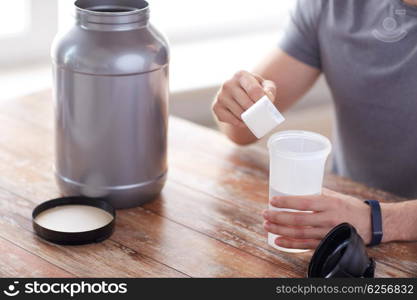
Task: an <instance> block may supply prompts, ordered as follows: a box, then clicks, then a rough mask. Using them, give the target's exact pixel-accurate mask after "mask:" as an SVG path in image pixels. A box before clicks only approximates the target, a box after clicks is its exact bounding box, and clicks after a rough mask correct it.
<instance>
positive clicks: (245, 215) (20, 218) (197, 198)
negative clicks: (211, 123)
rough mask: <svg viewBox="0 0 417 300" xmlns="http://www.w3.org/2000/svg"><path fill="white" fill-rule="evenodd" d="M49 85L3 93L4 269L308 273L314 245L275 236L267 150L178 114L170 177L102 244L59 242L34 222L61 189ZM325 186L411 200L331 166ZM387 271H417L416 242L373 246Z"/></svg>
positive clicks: (123, 216) (0, 262)
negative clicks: (15, 94) (306, 248)
mask: <svg viewBox="0 0 417 300" xmlns="http://www.w3.org/2000/svg"><path fill="white" fill-rule="evenodd" d="M52 112H53V105H52V101H51V95H50V92H49V91H47V92H43V93H39V94H36V95H32V96H29V97H25V98H22V99H17V100H10V101H3V102H1V103H0V253H1V256H0V276H3V277H6V276H7V277H42V276H44V277H303V276H305V273H306V269H307V266H308V262H309V260H310V258H311V253H305V254H286V253H283V252H279V251H275V250H274V249H272V248H270V247H268V246H267V243H266V233H265V232H264V230H263V229H262V217H261V215H260V212H261V211H262V210H263V209H264V208H265V207H266V205H267V198H268V196H267V195H268V171H267V160H268V157H267V154H266V153H265V150H263V149H260V148H257V147H256V146H251V147H238V146H235V145H233V144H232V143H231V142H229V141H228V140H227V139H226V138H225V137H223V136H222V135H221V134H219V133H217V132H216V131H214V130H211V129H207V128H204V127H201V126H198V125H195V124H193V123H190V122H187V121H184V120H180V119H176V118H171V120H170V136H169V140H170V142H169V144H170V145H169V166H170V168H169V179H168V182H167V184H166V187H165V189H164V191H163V193H162V195H161V196H160V197H159V199H157V200H156V201H154V202H152V203H150V204H147V205H145V206H144V207H140V208H135V209H129V210H121V211H118V216H117V225H116V231H115V233H114V234H113V236H112V237H111V238H110V239H108V240H106V241H104V242H102V243H99V244H92V245H86V246H58V245H54V244H51V243H48V242H45V241H43V240H42V239H40V238H38V237H37V236H36V235H35V234H34V233H33V230H32V225H31V212H32V209H33V208H34V206H35V205H37V204H39V203H41V202H43V201H45V200H47V199H51V198H54V197H57V196H59V192H58V189H57V187H56V184H55V182H54V178H53V171H52V164H53V121H52V120H53V115H52ZM325 185H326V186H327V187H329V188H332V189H334V190H337V191H340V192H344V193H347V194H352V195H355V196H359V197H362V198H374V199H378V200H380V201H400V200H403V199H401V198H399V197H395V196H393V195H390V194H388V193H385V192H382V191H377V190H374V189H370V188H367V187H365V186H363V185H361V184H357V183H354V182H352V181H349V180H346V179H342V178H340V177H335V176H332V175H329V176H327V178H326V184H325ZM369 254H370V255H371V256H372V257H374V258H375V259H376V260H377V272H376V274H377V276H379V277H416V275H417V243H391V244H385V245H381V246H379V247H375V248H373V249H370V250H369Z"/></svg>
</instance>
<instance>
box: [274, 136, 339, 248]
mask: <svg viewBox="0 0 417 300" xmlns="http://www.w3.org/2000/svg"><path fill="white" fill-rule="evenodd" d="M268 148H269V155H270V158H269V159H270V161H269V163H270V164H269V172H270V176H269V186H270V188H269V191H270V195H269V197H270V199H271V198H272V197H274V196H281V195H292V196H306V195H317V194H320V193H321V188H322V183H323V175H324V167H325V163H326V159H327V157H328V155H329V154H330V151H331V144H330V141H329V140H328V139H327V138H326V137H324V136H321V135H319V134H317V133H313V132H308V131H295V130H291V131H283V132H279V133H276V134H274V135H273V136H271V138H270V139H269V141H268ZM269 208H270V209H272V210H275V211H285V210H286V211H294V210H289V209H280V208H276V207H271V206H269ZM277 237H278V236H277V235H274V234H271V233H268V244H269V245H270V246H272V247H274V248H275V249H278V250H281V251H285V252H292V253H300V252H305V251H308V250H305V249H288V248H283V247H279V246H277V245H276V244H275V239H276V238H277Z"/></svg>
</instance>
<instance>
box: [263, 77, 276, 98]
mask: <svg viewBox="0 0 417 300" xmlns="http://www.w3.org/2000/svg"><path fill="white" fill-rule="evenodd" d="M262 86H263V89H264V91H265V94H266V95H267V96H268V98H269V99H270V100H271V101H272V102H274V101H275V98H276V94H277V87H276V85H275V82H273V81H271V80H264V81H262Z"/></svg>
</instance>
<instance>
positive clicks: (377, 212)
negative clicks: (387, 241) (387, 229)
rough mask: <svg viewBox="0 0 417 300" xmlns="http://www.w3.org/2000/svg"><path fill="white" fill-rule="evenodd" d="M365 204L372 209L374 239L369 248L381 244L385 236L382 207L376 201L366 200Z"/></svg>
mask: <svg viewBox="0 0 417 300" xmlns="http://www.w3.org/2000/svg"><path fill="white" fill-rule="evenodd" d="M365 203H366V204H368V205H369V206H370V207H371V222H372V239H371V242H370V243H369V244H368V246H376V245H379V244H380V243H381V241H382V235H383V232H382V215H381V206H380V205H379V202H378V201H376V200H366V201H365Z"/></svg>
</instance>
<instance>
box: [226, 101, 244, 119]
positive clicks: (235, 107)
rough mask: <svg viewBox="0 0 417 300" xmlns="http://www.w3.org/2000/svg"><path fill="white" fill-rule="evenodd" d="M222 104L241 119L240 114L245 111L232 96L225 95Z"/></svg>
mask: <svg viewBox="0 0 417 300" xmlns="http://www.w3.org/2000/svg"><path fill="white" fill-rule="evenodd" d="M222 104H223V105H224V106H226V107H227V109H228V110H229V111H230V112H231V113H232V114H233V115H234V116H235V117H236V118H237V119H239V120H240V116H241V115H242V113H243V112H244V110H243V108H242V107H241V106H240V105H239V104H238V103H237V102H236V101H235V100H234V99H233V98H231V97H223V98H222Z"/></svg>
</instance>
